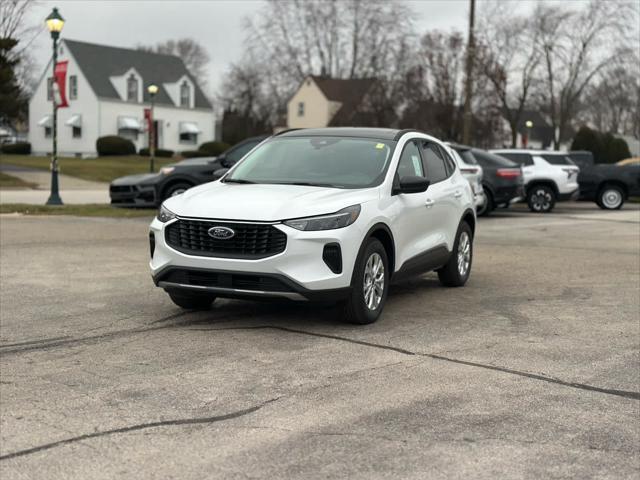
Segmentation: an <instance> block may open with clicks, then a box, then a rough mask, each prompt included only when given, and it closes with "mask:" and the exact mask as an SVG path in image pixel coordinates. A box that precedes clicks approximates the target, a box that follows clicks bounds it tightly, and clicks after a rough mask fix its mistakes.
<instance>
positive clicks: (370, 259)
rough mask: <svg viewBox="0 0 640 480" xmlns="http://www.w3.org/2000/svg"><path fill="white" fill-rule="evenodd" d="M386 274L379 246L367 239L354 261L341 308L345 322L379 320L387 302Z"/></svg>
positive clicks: (385, 263) (387, 266) (371, 321)
mask: <svg viewBox="0 0 640 480" xmlns="http://www.w3.org/2000/svg"><path fill="white" fill-rule="evenodd" d="M390 274H391V272H390V271H389V261H388V259H387V252H386V251H385V249H384V247H383V245H382V243H380V241H379V240H377V239H375V238H370V239H368V240H367V243H366V244H365V246H364V248H363V249H362V251H361V253H360V255H359V256H358V259H357V260H356V264H355V268H354V272H353V275H354V277H353V283H352V285H351V287H352V289H351V294H350V295H349V298H348V299H347V300H346V302H345V303H344V304H343V305H342V308H343V317H344V320H345V321H347V322H350V323H357V324H360V325H366V324H368V323H373V322H375V321H376V320H377V319H378V317H380V314H381V313H382V309H383V307H384V304H385V301H386V299H387V292H388V290H389V278H390Z"/></svg>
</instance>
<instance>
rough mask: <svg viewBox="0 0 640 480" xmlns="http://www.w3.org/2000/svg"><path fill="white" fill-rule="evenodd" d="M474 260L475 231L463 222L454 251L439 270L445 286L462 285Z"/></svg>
mask: <svg viewBox="0 0 640 480" xmlns="http://www.w3.org/2000/svg"><path fill="white" fill-rule="evenodd" d="M472 261H473V232H472V231H471V227H470V226H469V224H468V223H467V222H463V223H462V224H461V225H460V228H459V229H458V235H457V237H456V241H455V243H454V244H453V252H452V253H451V256H450V257H449V261H448V262H447V264H446V265H445V266H444V267H442V268H441V269H440V270H438V278H439V279H440V283H442V284H443V285H444V286H445V287H461V286H463V285H464V284H465V283H467V280H468V279H469V275H470V274H471V262H472Z"/></svg>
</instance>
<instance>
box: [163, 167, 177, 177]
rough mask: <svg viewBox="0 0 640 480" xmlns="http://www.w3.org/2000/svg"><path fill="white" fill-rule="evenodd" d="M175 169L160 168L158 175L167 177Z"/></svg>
mask: <svg viewBox="0 0 640 480" xmlns="http://www.w3.org/2000/svg"><path fill="white" fill-rule="evenodd" d="M175 169H176V168H175V167H162V168H161V169H160V173H161V174H162V175H169V174H170V173H171V172H173V171H174V170H175Z"/></svg>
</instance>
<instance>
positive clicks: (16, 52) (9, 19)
mask: <svg viewBox="0 0 640 480" xmlns="http://www.w3.org/2000/svg"><path fill="white" fill-rule="evenodd" d="M36 5H37V2H35V1H33V0H2V1H0V39H13V40H15V41H17V42H18V43H17V44H16V46H15V47H14V48H13V49H11V52H10V58H9V60H11V61H14V60H15V61H16V66H15V75H16V79H17V81H18V84H19V85H20V87H21V89H22V90H23V91H24V92H26V93H27V94H29V93H30V92H31V91H33V89H34V88H35V83H36V79H35V69H36V64H35V61H34V60H33V57H32V55H31V53H30V49H29V47H30V46H31V45H32V43H33V41H34V40H35V39H36V38H37V36H38V35H39V34H40V33H41V32H42V31H43V30H44V28H43V27H42V25H35V24H33V23H30V22H28V21H27V17H28V14H29V11H30V10H31V9H32V8H33V7H34V6H36Z"/></svg>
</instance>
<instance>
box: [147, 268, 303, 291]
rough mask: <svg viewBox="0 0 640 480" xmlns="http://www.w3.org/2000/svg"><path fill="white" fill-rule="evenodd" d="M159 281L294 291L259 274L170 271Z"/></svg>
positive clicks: (257, 289) (282, 283)
mask: <svg viewBox="0 0 640 480" xmlns="http://www.w3.org/2000/svg"><path fill="white" fill-rule="evenodd" d="M159 281H160V282H171V283H180V284H183V285H196V286H200V287H218V288H230V289H235V290H252V291H262V292H293V291H294V290H293V289H292V288H291V287H290V286H288V285H287V284H285V283H284V282H282V281H281V280H280V279H278V278H276V277H270V276H265V275H259V274H244V273H226V272H211V271H209V272H208V271H202V270H189V269H172V270H170V271H169V272H168V273H167V274H166V275H163V276H162V278H160V279H159Z"/></svg>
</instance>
